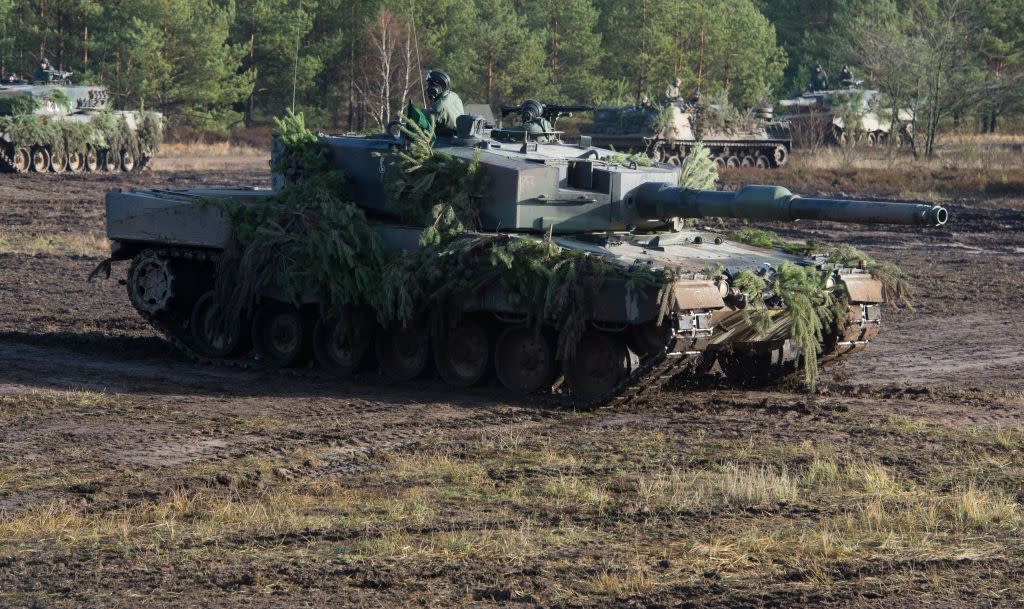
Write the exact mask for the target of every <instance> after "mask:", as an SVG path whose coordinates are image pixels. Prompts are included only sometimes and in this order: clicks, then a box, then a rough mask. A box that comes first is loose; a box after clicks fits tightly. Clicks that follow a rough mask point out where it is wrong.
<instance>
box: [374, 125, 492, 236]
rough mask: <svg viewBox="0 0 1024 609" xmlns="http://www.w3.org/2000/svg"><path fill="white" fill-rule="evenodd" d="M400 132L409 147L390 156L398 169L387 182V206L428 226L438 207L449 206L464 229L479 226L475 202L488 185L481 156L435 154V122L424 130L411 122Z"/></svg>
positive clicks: (393, 170)
mask: <svg viewBox="0 0 1024 609" xmlns="http://www.w3.org/2000/svg"><path fill="white" fill-rule="evenodd" d="M401 129H402V133H404V134H405V136H406V137H407V138H408V141H409V147H408V149H407V150H399V151H396V152H394V153H392V155H389V156H390V157H391V159H392V160H393V161H394V165H395V167H394V168H393V169H392V171H390V172H389V173H388V174H387V177H386V179H385V180H386V181H385V193H386V195H387V198H388V204H389V205H390V206H391V207H392V209H394V210H396V211H397V212H398V213H399V214H400V215H401V216H402V218H403V219H404V220H406V221H408V222H414V223H417V224H426V223H427V222H429V221H430V214H431V211H432V210H433V209H434V208H435V206H437V205H438V204H443V205H448V206H450V207H451V208H452V210H454V212H455V215H456V216H457V217H458V219H459V221H460V222H461V223H462V224H463V225H464V226H467V227H470V228H475V227H476V226H478V225H479V223H480V220H479V215H480V212H479V209H478V202H477V200H476V198H477V197H478V196H479V195H480V193H481V192H482V191H483V189H484V187H485V185H486V173H485V172H484V170H483V168H482V167H481V166H480V161H479V153H477V154H476V155H475V156H474V158H473V160H471V161H467V160H465V159H462V158H458V157H455V156H452V155H450V154H448V153H446V152H443V151H440V150H436V149H435V148H434V147H433V141H434V123H433V122H431V124H430V126H429V127H427V128H425V129H424V128H423V127H420V126H419V125H417V124H416V123H412V122H410V123H407V124H405V125H403V126H402V127H401Z"/></svg>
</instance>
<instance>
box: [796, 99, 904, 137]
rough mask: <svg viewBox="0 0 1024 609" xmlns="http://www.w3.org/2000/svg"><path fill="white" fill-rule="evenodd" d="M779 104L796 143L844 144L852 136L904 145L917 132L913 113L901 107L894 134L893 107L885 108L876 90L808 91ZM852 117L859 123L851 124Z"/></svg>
mask: <svg viewBox="0 0 1024 609" xmlns="http://www.w3.org/2000/svg"><path fill="white" fill-rule="evenodd" d="M779 106H780V107H781V112H782V114H781V115H780V117H779V118H780V120H784V121H786V122H787V123H789V125H790V127H791V131H792V134H793V144H794V145H796V146H821V145H826V146H842V145H845V144H846V143H847V142H848V141H850V140H851V138H857V139H858V140H862V141H863V143H865V144H867V145H868V146H875V145H876V144H877V145H884V144H886V143H887V142H888V141H889V139H890V138H891V137H896V138H898V140H897V143H899V144H903V143H906V142H908V141H909V140H910V138H911V137H912V135H913V118H914V116H913V113H912V112H911V111H910V110H908V109H900V110H899V111H898V116H897V120H896V121H895V125H896V133H893V132H892V131H893V122H894V121H893V120H892V110H889V109H886V108H882V107H881V103H880V97H879V93H878V91H875V90H872V89H860V88H856V87H849V88H844V89H834V90H826V91H807V92H805V93H804V94H803V95H801V96H800V97H794V98H791V99H783V100H781V101H779ZM849 120H853V121H857V122H859V124H857V122H855V123H854V124H852V125H848V124H846V123H847V121H849Z"/></svg>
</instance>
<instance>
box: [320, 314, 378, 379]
mask: <svg viewBox="0 0 1024 609" xmlns="http://www.w3.org/2000/svg"><path fill="white" fill-rule="evenodd" d="M353 323H358V321H357V320H354V319H352V317H351V315H348V314H347V312H346V315H339V316H332V317H330V318H324V317H321V318H319V319H317V321H316V327H315V328H314V329H313V355H314V356H316V361H317V363H318V364H320V366H322V367H323V368H324V369H325V370H328V371H330V372H332V373H334V374H335V375H336V376H339V377H341V378H348V377H349V376H351V375H352V373H353V372H354V371H355V370H356V369H357V368H359V364H360V362H362V360H363V357H364V356H365V355H366V348H367V346H368V344H369V341H368V340H367V337H365V336H362V332H361V331H360V330H361V328H359V327H353V326H352V324H353Z"/></svg>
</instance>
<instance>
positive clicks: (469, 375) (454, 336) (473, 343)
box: [434, 318, 491, 387]
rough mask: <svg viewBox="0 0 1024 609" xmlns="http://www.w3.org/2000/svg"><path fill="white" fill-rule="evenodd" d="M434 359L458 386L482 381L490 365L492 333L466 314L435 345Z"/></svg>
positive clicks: (441, 371)
mask: <svg viewBox="0 0 1024 609" xmlns="http://www.w3.org/2000/svg"><path fill="white" fill-rule="evenodd" d="M434 363H435V364H436V365H437V371H438V373H439V374H440V375H441V378H442V379H444V382H446V383H448V384H449V385H454V386H456V387H472V386H474V385H479V384H480V382H481V381H483V380H484V378H485V377H486V376H487V373H488V371H490V368H491V335H490V333H489V332H488V331H487V328H486V327H485V326H484V324H482V323H481V322H479V321H477V320H475V319H471V318H463V319H462V321H461V322H459V325H457V326H455V327H453V328H449V329H448V332H447V335H446V336H445V337H444V338H442V339H441V340H438V341H436V343H435V345H434Z"/></svg>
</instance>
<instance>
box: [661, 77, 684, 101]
mask: <svg viewBox="0 0 1024 609" xmlns="http://www.w3.org/2000/svg"><path fill="white" fill-rule="evenodd" d="M681 84H683V79H681V78H679V77H678V76H676V77H675V78H673V79H672V82H670V83H669V84H668V86H667V87H665V103H666V104H671V103H672V102H676V101H679V85H681Z"/></svg>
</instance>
